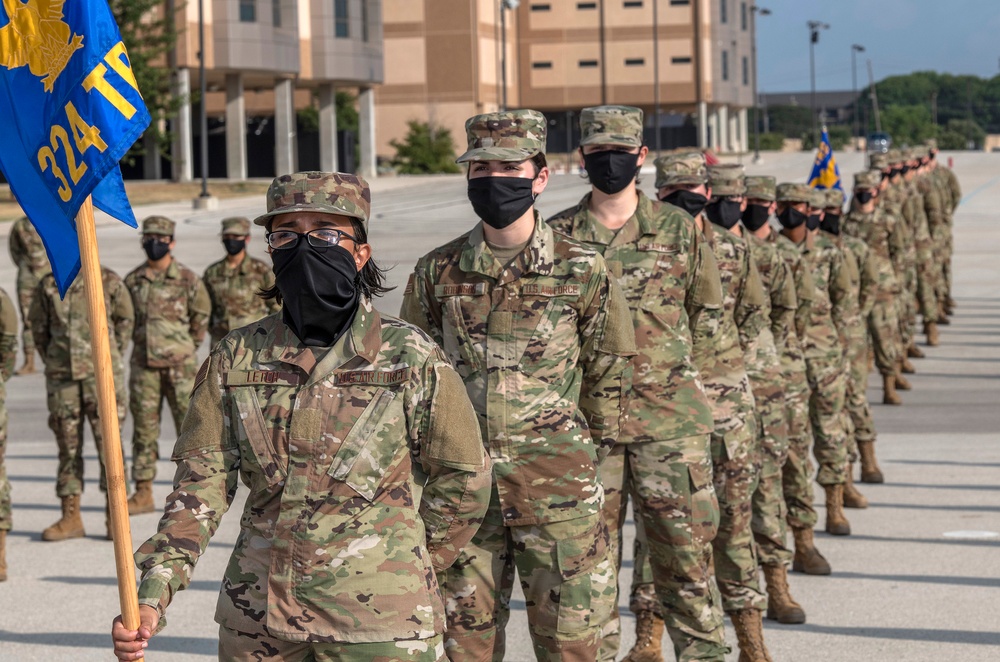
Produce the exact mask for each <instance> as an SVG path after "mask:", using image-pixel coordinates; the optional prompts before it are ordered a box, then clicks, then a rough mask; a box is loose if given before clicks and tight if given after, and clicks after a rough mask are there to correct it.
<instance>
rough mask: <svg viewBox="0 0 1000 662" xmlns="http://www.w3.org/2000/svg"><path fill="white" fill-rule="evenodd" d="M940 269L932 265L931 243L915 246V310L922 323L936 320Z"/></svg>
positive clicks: (932, 252)
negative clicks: (917, 311)
mask: <svg viewBox="0 0 1000 662" xmlns="http://www.w3.org/2000/svg"><path fill="white" fill-rule="evenodd" d="M939 273H940V268H939V267H938V265H936V264H934V251H933V247H932V246H931V242H930V241H927V242H924V243H921V244H919V245H918V246H917V309H918V310H919V312H920V316H921V317H922V318H923V321H924V323H927V322H936V321H937V318H938V302H937V281H938V275H939Z"/></svg>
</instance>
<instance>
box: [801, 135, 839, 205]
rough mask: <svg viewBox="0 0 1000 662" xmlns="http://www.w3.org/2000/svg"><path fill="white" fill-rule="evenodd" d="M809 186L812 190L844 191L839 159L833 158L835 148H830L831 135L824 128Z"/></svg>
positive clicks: (810, 174)
mask: <svg viewBox="0 0 1000 662" xmlns="http://www.w3.org/2000/svg"><path fill="white" fill-rule="evenodd" d="M809 186H811V187H812V188H839V189H841V190H843V188H844V187H843V186H842V185H841V183H840V168H838V167H837V159H835V158H833V148H832V147H830V134H829V133H827V131H826V127H825V126H824V127H823V136H822V138H820V141H819V148H818V149H817V150H816V160H815V161H814V162H813V169H812V172H811V173H809Z"/></svg>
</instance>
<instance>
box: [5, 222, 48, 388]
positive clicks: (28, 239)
mask: <svg viewBox="0 0 1000 662" xmlns="http://www.w3.org/2000/svg"><path fill="white" fill-rule="evenodd" d="M8 242H9V247H10V257H11V259H12V260H13V261H14V264H15V266H17V303H18V305H19V306H20V308H21V320H22V322H23V324H24V327H23V331H22V332H21V344H22V347H23V349H24V365H22V366H21V367H20V368H18V370H17V372H16V373H14V374H17V375H28V374H31V373H33V372H34V371H35V341H34V338H32V336H31V324H30V323H29V322H28V312H29V311H30V310H31V298H32V297H33V296H34V295H35V288H36V287H38V283H39V282H40V281H41V280H42V278H43V277H44V276H45V274H47V273H51V271H52V266H51V265H50V264H49V257H48V255H46V254H45V245H44V244H43V243H42V238H41V237H39V236H38V232H37V231H36V230H35V226H33V225H32V224H31V221H29V220H28V219H27V217H21V218H19V219H17V220H16V221H14V225H13V227H11V229H10V237H9V239H8Z"/></svg>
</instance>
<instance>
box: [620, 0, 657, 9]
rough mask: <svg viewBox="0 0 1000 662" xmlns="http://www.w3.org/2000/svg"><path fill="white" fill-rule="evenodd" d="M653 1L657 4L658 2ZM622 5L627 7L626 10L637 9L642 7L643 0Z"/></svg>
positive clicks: (626, 1)
mask: <svg viewBox="0 0 1000 662" xmlns="http://www.w3.org/2000/svg"><path fill="white" fill-rule="evenodd" d="M653 1H654V2H655V1H656V0H653ZM622 4H623V5H624V6H625V9H637V8H639V7H642V0H625V2H623V3H622Z"/></svg>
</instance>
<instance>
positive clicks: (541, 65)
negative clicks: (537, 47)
mask: <svg viewBox="0 0 1000 662" xmlns="http://www.w3.org/2000/svg"><path fill="white" fill-rule="evenodd" d="M531 68H532V69H551V68H552V63H551V62H532V63H531Z"/></svg>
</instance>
